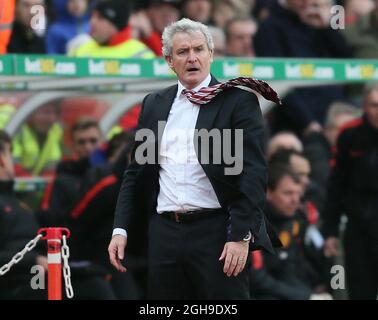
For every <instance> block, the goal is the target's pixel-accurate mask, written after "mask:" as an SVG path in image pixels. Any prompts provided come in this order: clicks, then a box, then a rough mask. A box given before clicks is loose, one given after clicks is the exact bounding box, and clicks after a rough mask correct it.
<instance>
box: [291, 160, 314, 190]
mask: <svg viewBox="0 0 378 320" xmlns="http://www.w3.org/2000/svg"><path fill="white" fill-rule="evenodd" d="M290 166H291V167H292V169H293V170H294V171H295V172H296V173H297V174H298V176H299V178H300V180H301V185H302V188H303V190H306V188H307V187H308V185H309V184H310V173H311V165H310V162H309V161H308V160H307V159H306V158H304V157H300V156H298V155H296V154H294V155H292V156H291V157H290Z"/></svg>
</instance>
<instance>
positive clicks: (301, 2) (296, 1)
mask: <svg viewBox="0 0 378 320" xmlns="http://www.w3.org/2000/svg"><path fill="white" fill-rule="evenodd" d="M313 1H314V0H286V2H287V5H288V7H289V8H290V10H292V11H294V12H295V13H296V14H298V15H301V14H303V13H304V12H305V11H306V10H308V8H309V7H310V6H311V5H312V4H313Z"/></svg>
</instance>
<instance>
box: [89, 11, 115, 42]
mask: <svg viewBox="0 0 378 320" xmlns="http://www.w3.org/2000/svg"><path fill="white" fill-rule="evenodd" d="M117 32H118V30H117V28H116V27H115V26H114V25H113V24H112V23H111V22H110V21H109V20H107V19H105V18H103V17H102V16H101V15H100V14H99V13H98V12H97V11H93V13H92V16H91V20H90V32H89V33H90V35H91V37H92V38H93V39H94V40H95V41H96V42H97V43H99V44H106V43H107V42H108V41H109V40H110V38H111V37H112V36H113V35H114V34H116V33H117Z"/></svg>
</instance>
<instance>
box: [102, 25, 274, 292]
mask: <svg viewBox="0 0 378 320" xmlns="http://www.w3.org/2000/svg"><path fill="white" fill-rule="evenodd" d="M162 38H163V54H164V56H165V58H166V61H167V63H168V65H169V66H170V67H171V68H172V70H173V71H174V72H175V73H176V74H177V77H178V84H177V85H175V86H172V87H169V88H166V89H163V90H160V91H158V92H155V93H152V94H149V95H148V96H147V97H146V98H145V99H144V101H143V104H142V111H141V114H140V117H139V124H138V130H139V129H145V130H147V129H148V130H147V131H149V132H150V133H151V135H150V136H147V137H145V138H146V139H147V140H145V141H143V142H142V141H138V140H140V139H138V132H137V134H136V143H135V147H134V152H133V161H132V163H131V165H130V166H129V167H128V169H127V170H126V172H125V175H124V180H123V183H122V186H121V190H120V194H119V198H118V203H117V208H116V212H115V222H114V231H113V237H112V240H111V243H110V245H109V249H108V251H109V255H110V260H111V263H112V264H113V265H114V266H115V267H116V268H117V269H118V270H119V271H121V272H124V271H126V268H125V267H124V266H123V265H122V264H121V262H120V260H122V259H123V257H124V250H125V247H126V244H128V249H129V250H141V249H140V248H141V247H142V246H143V247H148V268H149V274H148V284H149V289H148V292H149V295H148V296H149V298H153V299H185V298H189V299H193V298H194V299H248V298H249V293H248V290H249V289H248V285H249V284H248V272H247V267H246V265H248V264H249V260H250V259H249V250H254V249H257V248H264V249H266V250H268V251H270V252H273V246H274V245H277V244H278V243H279V241H277V238H275V237H272V241H271V239H270V237H269V235H272V236H274V232H270V225H269V224H267V223H266V221H265V218H264V215H263V208H264V204H265V188H266V180H267V169H266V163H265V157H264V150H263V149H264V148H263V145H264V125H263V117H262V114H261V111H260V108H259V103H258V99H257V97H256V95H255V94H253V93H251V92H249V91H245V90H240V89H237V88H229V89H228V90H224V91H222V92H221V93H219V94H218V95H217V96H215V97H214V98H213V99H212V100H211V101H210V102H209V103H207V104H205V105H203V106H199V105H196V104H193V103H192V102H190V101H189V98H188V96H187V94H186V93H187V91H185V89H186V90H192V93H193V92H198V91H199V90H200V89H201V88H204V87H209V86H212V85H215V84H217V83H218V82H217V80H216V79H215V78H214V77H212V76H211V75H210V66H211V63H212V61H213V49H214V44H213V41H212V38H211V35H210V33H209V31H208V29H207V27H206V26H205V25H203V24H201V23H199V22H194V21H191V20H189V19H182V20H180V21H178V22H176V23H174V24H172V25H170V26H168V27H167V28H166V29H165V30H164V33H163V37H162ZM159 121H165V122H164V130H161V128H159V123H158V122H159ZM160 127H161V126H160ZM196 129H197V130H201V129H202V130H205V131H206V130H207V132H209V131H210V130H213V131H212V132H214V135H215V136H214V137H213V139H209V141H210V147H209V148H207V147H206V144H205V142H204V141H203V140H204V139H202V136H201V134H200V131H196ZM237 129H241V130H240V131H241V132H242V140H241V141H238V137H237V135H238V130H237ZM227 130H228V131H227ZM240 131H239V132H240ZM227 132H231V139H227V137H226V136H227V135H226V134H225V133H227ZM217 133H219V135H217ZM151 137H152V139H151ZM230 141H231V143H229V144H227V142H230ZM220 146H223V149H222V150H221V148H220ZM148 147H152V148H153V149H154V153H153V157H152V158H153V159H152V161H150V160H151V159H149V161H148V162H147V163H144V164H143V163H142V161H141V160H143V159H141V158H142V156H141V155H142V154H143V152H141V150H146V149H148ZM225 149H229V151H231V154H232V155H233V154H235V158H234V159H235V160H236V161H241V166H242V168H241V169H240V168H236V167H237V165H235V166H234V168H232V167H231V165H230V161H228V160H229V158H228V159H226V158H227V155H226V154H225V152H226V151H227V150H225ZM220 151H223V153H224V154H223V157H220V158H221V159H219V157H218V156H219V153H220ZM231 154H228V157H230V155H231ZM150 158H151V157H150ZM217 160H218V161H217ZM238 169H240V170H238ZM231 171H232V172H231ZM230 172H231V174H230ZM148 223H149V228H148V231H146V229H147V228H146V226H147V225H148ZM143 230H144V231H143ZM267 230H268V232H267ZM126 231H127V233H126ZM147 232H148V235H147ZM268 233H269V235H268ZM146 239H148V241H147V243H146ZM129 240H130V241H129ZM272 243H273V245H272Z"/></svg>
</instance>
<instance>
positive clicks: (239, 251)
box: [219, 241, 249, 277]
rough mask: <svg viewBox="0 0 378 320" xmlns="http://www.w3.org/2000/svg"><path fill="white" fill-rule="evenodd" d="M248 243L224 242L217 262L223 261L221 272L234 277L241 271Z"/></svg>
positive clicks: (245, 258) (246, 255)
mask: <svg viewBox="0 0 378 320" xmlns="http://www.w3.org/2000/svg"><path fill="white" fill-rule="evenodd" d="M248 247H249V241H239V242H226V244H225V245H224V249H223V252H222V254H221V256H220V258H219V261H221V260H223V259H224V260H225V262H224V267H223V272H224V273H226V274H227V276H228V277H230V276H231V275H234V276H235V277H236V276H237V275H238V274H239V273H240V272H242V271H243V269H244V267H245V264H246V262H247V257H248Z"/></svg>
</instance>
